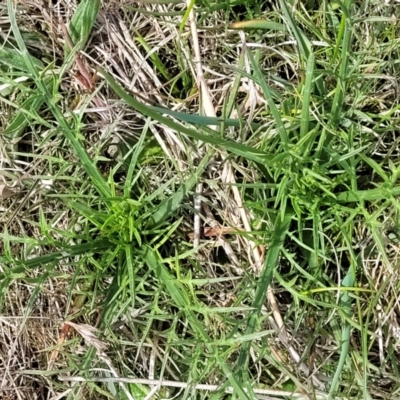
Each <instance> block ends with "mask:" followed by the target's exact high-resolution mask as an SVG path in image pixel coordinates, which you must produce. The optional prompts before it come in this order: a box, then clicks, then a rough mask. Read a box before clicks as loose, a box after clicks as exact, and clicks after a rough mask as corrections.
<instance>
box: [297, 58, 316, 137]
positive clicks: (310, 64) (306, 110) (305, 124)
mask: <svg viewBox="0 0 400 400" xmlns="http://www.w3.org/2000/svg"><path fill="white" fill-rule="evenodd" d="M314 66H315V56H314V54H312V53H311V54H310V56H309V57H308V60H307V70H306V81H305V83H304V92H303V99H302V102H303V105H302V109H301V123H300V137H301V138H303V137H304V136H306V135H307V133H308V132H309V123H310V107H311V104H310V101H311V92H312V87H313V78H314Z"/></svg>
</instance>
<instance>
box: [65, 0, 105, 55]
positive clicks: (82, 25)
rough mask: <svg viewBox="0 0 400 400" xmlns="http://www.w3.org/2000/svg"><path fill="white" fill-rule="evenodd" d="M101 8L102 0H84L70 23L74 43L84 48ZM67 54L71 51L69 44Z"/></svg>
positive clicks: (66, 48)
mask: <svg viewBox="0 0 400 400" xmlns="http://www.w3.org/2000/svg"><path fill="white" fill-rule="evenodd" d="M99 8H100V0H82V1H81V2H80V3H79V6H78V7H77V9H76V11H75V14H74V15H73V17H72V18H71V22H70V24H69V29H68V30H69V34H70V36H71V40H72V43H73V44H74V45H78V49H79V50H82V49H83V48H84V47H85V45H86V43H87V41H88V39H89V36H90V33H91V31H92V29H93V25H94V23H95V21H96V18H97V14H98V12H99ZM65 50H66V54H67V55H68V54H69V53H70V51H71V49H70V48H69V46H68V44H66V46H65Z"/></svg>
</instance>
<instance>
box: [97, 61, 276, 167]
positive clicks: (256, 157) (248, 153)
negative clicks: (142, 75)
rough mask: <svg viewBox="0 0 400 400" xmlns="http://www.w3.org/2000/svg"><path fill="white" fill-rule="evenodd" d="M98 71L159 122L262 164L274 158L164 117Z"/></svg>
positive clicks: (115, 88) (122, 95)
mask: <svg viewBox="0 0 400 400" xmlns="http://www.w3.org/2000/svg"><path fill="white" fill-rule="evenodd" d="M97 69H98V71H99V72H100V73H101V74H102V75H103V76H104V78H105V79H106V81H107V82H108V83H109V85H110V86H111V87H112V89H113V90H114V92H115V93H117V94H118V96H120V97H121V99H123V100H124V101H125V103H126V104H128V105H130V106H131V107H133V108H134V109H135V110H137V111H139V112H140V113H141V114H143V115H146V116H148V117H150V118H152V119H154V120H156V121H158V122H161V123H162V124H164V125H166V126H168V127H169V128H171V129H173V130H175V131H177V132H181V133H184V134H185V135H188V136H189V137H191V138H193V139H196V140H200V141H203V142H205V143H209V144H213V145H216V146H220V147H222V148H224V149H226V150H227V151H230V152H231V153H234V154H237V155H238V156H242V157H245V158H247V159H249V160H253V161H255V162H259V163H260V164H264V163H265V162H267V161H269V160H271V159H272V156H270V155H268V154H267V153H265V152H263V151H260V150H256V149H254V148H252V147H249V146H246V145H243V144H238V143H235V142H232V141H230V140H225V139H221V138H219V137H216V136H209V135H203V134H201V133H199V132H198V131H195V130H193V129H190V128H187V127H186V126H183V125H181V124H178V123H176V122H174V121H172V120H171V119H169V118H167V117H164V116H163V115H162V114H161V113H159V112H157V111H155V110H154V109H152V108H151V107H149V106H147V105H145V104H143V103H141V102H140V101H138V100H137V99H135V98H134V97H132V96H130V95H129V94H128V93H127V92H125V90H124V89H122V87H121V86H119V85H118V83H117V82H116V81H115V79H114V78H113V77H112V76H111V75H110V74H108V73H107V72H105V71H104V69H103V68H101V67H98V68H97Z"/></svg>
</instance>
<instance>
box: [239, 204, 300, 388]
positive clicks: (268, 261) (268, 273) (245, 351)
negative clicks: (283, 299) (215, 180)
mask: <svg viewBox="0 0 400 400" xmlns="http://www.w3.org/2000/svg"><path fill="white" fill-rule="evenodd" d="M292 218H293V212H288V211H287V212H286V214H285V215H284V216H283V217H282V215H281V213H279V215H278V217H277V219H276V221H275V225H274V231H273V235H272V240H271V244H270V247H269V249H268V253H267V255H266V258H265V263H264V268H263V270H262V271H261V275H260V277H259V279H258V282H257V287H256V292H255V296H254V300H253V303H252V307H253V308H254V311H253V312H252V313H251V314H250V316H249V318H248V322H247V328H246V331H245V335H251V334H253V333H254V331H255V329H256V326H257V322H258V320H259V317H260V312H261V307H262V305H263V303H264V300H265V295H266V293H267V290H268V287H269V285H270V283H271V280H272V276H273V274H274V270H275V268H277V265H278V260H279V256H280V252H281V247H282V245H283V243H284V241H285V238H286V235H287V233H288V230H289V226H290V223H291V221H292ZM250 347H251V342H246V343H244V344H243V345H242V348H241V349H240V354H239V360H238V366H237V367H238V371H240V374H241V375H242V379H243V378H244V379H243V380H244V381H246V375H247V374H248V362H249V357H250Z"/></svg>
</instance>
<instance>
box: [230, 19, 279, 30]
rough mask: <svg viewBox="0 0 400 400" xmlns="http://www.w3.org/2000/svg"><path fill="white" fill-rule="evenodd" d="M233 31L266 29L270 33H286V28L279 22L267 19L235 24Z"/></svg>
mask: <svg viewBox="0 0 400 400" xmlns="http://www.w3.org/2000/svg"><path fill="white" fill-rule="evenodd" d="M230 28H231V29H266V30H270V31H280V32H285V31H286V30H287V29H286V26H285V25H284V24H281V23H279V22H274V21H268V20H266V19H251V20H249V21H240V22H233V23H232V24H230Z"/></svg>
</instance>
